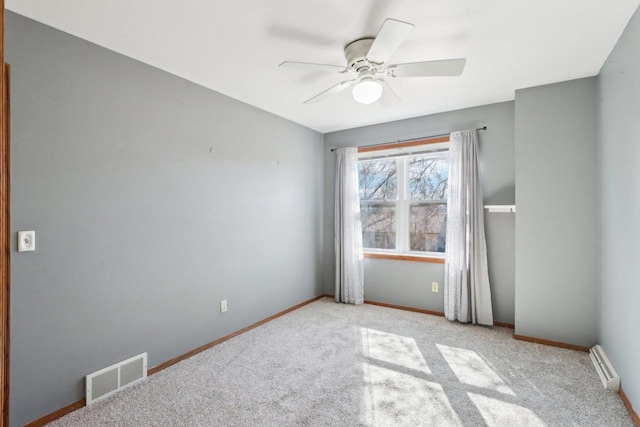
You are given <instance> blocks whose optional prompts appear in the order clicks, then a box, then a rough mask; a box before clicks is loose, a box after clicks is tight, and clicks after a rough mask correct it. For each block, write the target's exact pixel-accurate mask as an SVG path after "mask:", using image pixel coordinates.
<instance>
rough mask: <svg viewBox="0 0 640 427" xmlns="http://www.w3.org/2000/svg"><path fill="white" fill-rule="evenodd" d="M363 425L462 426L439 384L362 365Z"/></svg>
mask: <svg viewBox="0 0 640 427" xmlns="http://www.w3.org/2000/svg"><path fill="white" fill-rule="evenodd" d="M363 369H364V380H365V386H364V390H363V395H364V406H365V409H366V410H365V411H364V412H363V415H364V417H365V419H363V420H362V422H363V423H364V424H367V425H377V426H391V425H422V426H462V422H461V421H460V419H459V418H458V415H457V414H456V412H455V411H454V409H453V407H452V406H451V403H449V399H448V398H447V395H446V393H445V391H444V389H443V388H442V386H441V385H440V384H437V383H434V382H431V381H427V380H425V379H422V378H419V377H415V376H413V375H409V374H404V373H401V372H398V371H395V370H393V369H387V368H382V367H379V366H375V365H372V364H369V363H364V367H363Z"/></svg>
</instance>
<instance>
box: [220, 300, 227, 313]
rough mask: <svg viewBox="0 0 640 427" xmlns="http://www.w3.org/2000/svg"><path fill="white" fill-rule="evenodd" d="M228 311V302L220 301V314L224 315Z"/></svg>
mask: <svg viewBox="0 0 640 427" xmlns="http://www.w3.org/2000/svg"><path fill="white" fill-rule="evenodd" d="M226 311H227V300H226V299H223V300H222V301H220V313H224V312H226Z"/></svg>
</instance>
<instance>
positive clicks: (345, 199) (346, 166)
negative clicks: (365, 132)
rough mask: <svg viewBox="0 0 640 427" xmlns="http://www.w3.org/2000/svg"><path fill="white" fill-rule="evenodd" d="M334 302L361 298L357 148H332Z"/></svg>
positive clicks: (360, 235) (360, 231) (361, 262)
mask: <svg viewBox="0 0 640 427" xmlns="http://www.w3.org/2000/svg"><path fill="white" fill-rule="evenodd" d="M336 152H337V158H336V208H335V209H336V211H335V217H336V225H335V245H336V302H346V303H350V304H362V303H363V302H364V259H363V258H364V257H363V251H362V224H361V223H360V197H359V194H358V150H357V148H338V149H337V150H336Z"/></svg>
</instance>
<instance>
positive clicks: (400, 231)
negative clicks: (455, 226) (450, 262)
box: [358, 136, 449, 263]
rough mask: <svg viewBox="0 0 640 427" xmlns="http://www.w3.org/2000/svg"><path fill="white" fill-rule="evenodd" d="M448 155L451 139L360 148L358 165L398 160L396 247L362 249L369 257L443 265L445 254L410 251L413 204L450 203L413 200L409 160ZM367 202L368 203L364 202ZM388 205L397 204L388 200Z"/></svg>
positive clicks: (445, 201)
mask: <svg viewBox="0 0 640 427" xmlns="http://www.w3.org/2000/svg"><path fill="white" fill-rule="evenodd" d="M448 152H449V137H448V136H446V137H440V138H430V139H426V140H420V141H411V142H409V143H400V144H387V145H381V146H374V147H363V148H360V149H358V163H360V162H361V161H374V160H385V159H389V160H390V159H392V158H393V159H394V160H396V171H397V172H396V176H397V200H396V201H395V205H396V219H395V220H396V230H395V233H396V245H395V246H396V248H395V249H378V248H363V249H364V256H365V257H366V258H382V259H399V260H405V261H420V262H435V263H444V259H445V257H446V245H445V252H423V251H412V250H410V234H409V231H410V230H409V226H410V219H409V214H410V208H411V204H412V203H416V202H424V203H428V204H443V203H444V204H445V205H446V204H447V200H446V199H437V200H428V201H417V200H412V199H410V198H409V197H410V190H409V170H408V169H409V167H408V166H409V159H410V158H412V157H420V156H423V155H428V154H431V153H433V154H435V153H438V154H440V153H448ZM367 202H369V203H376V202H378V203H386V202H387V201H383V200H380V201H376V200H371V201H367ZM365 203H366V202H365ZM389 203H394V202H392V201H389Z"/></svg>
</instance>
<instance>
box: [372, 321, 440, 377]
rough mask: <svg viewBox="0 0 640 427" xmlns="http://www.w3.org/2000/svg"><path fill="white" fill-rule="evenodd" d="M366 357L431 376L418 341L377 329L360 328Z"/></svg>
mask: <svg viewBox="0 0 640 427" xmlns="http://www.w3.org/2000/svg"><path fill="white" fill-rule="evenodd" d="M360 331H361V333H362V353H363V354H364V356H365V357H371V358H372V359H376V360H380V361H383V362H387V363H392V364H394V365H399V366H403V367H405V368H409V369H413V370H416V371H419V372H424V373H426V374H431V370H430V369H429V366H427V362H426V361H425V360H424V357H423V356H422V353H421V352H420V349H419V348H418V344H416V340H415V339H413V338H410V337H403V336H401V335H396V334H390V333H387V332H382V331H377V330H375V329H368V328H360Z"/></svg>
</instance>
